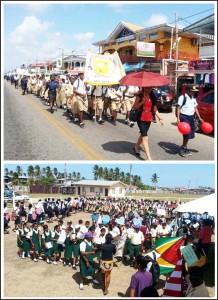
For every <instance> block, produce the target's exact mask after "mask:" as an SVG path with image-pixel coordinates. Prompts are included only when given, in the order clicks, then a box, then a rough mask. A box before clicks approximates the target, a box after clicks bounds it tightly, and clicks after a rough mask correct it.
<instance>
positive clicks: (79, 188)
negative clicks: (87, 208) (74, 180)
mask: <svg viewBox="0 0 218 300" xmlns="http://www.w3.org/2000/svg"><path fill="white" fill-rule="evenodd" d="M78 195H80V186H78Z"/></svg>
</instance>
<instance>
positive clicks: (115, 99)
mask: <svg viewBox="0 0 218 300" xmlns="http://www.w3.org/2000/svg"><path fill="white" fill-rule="evenodd" d="M122 96H123V93H122V92H121V91H120V90H119V85H116V86H115V88H114V89H113V91H112V92H111V95H110V97H111V110H112V112H113V125H116V119H117V112H118V111H119V108H120V104H121V98H122Z"/></svg>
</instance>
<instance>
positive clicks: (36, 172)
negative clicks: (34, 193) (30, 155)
mask: <svg viewBox="0 0 218 300" xmlns="http://www.w3.org/2000/svg"><path fill="white" fill-rule="evenodd" d="M40 175H41V168H40V166H39V165H36V166H35V167H34V176H35V177H36V178H39V177H40Z"/></svg>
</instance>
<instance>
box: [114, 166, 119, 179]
mask: <svg viewBox="0 0 218 300" xmlns="http://www.w3.org/2000/svg"><path fill="white" fill-rule="evenodd" d="M114 179H116V180H119V179H120V169H119V168H118V167H117V168H115V170H114Z"/></svg>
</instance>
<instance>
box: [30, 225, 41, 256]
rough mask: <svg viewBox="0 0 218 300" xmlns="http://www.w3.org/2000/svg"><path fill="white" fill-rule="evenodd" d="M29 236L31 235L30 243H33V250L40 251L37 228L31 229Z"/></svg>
mask: <svg viewBox="0 0 218 300" xmlns="http://www.w3.org/2000/svg"><path fill="white" fill-rule="evenodd" d="M30 236H31V237H32V243H33V244H34V252H39V251H40V248H41V247H40V243H39V238H40V236H39V229H37V230H35V229H33V230H32V231H31V232H30Z"/></svg>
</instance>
